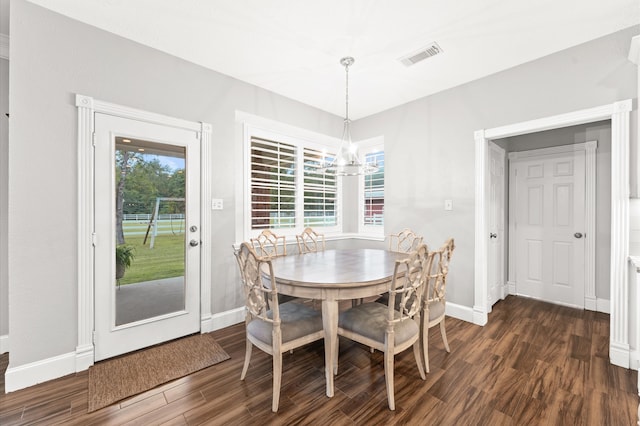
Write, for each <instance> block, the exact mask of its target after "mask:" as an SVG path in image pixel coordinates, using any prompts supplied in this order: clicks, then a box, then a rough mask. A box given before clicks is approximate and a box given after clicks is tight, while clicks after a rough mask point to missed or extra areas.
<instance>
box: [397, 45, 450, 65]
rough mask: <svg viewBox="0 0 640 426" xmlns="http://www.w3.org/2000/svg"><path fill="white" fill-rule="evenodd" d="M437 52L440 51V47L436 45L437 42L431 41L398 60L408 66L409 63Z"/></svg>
mask: <svg viewBox="0 0 640 426" xmlns="http://www.w3.org/2000/svg"><path fill="white" fill-rule="evenodd" d="M439 53H442V49H441V48H440V46H438V43H436V42H433V43H431V44H429V45H428V46H427V47H423V48H422V49H420V50H418V51H417V52H414V53H412V54H410V55H408V56H405V57H402V58H400V62H402V63H403V64H404V65H405V66H407V67H410V66H411V65H415V64H417V63H418V62H420V61H423V60H425V59H427V58H430V57H432V56H435V55H437V54H439Z"/></svg>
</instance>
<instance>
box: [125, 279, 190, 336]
mask: <svg viewBox="0 0 640 426" xmlns="http://www.w3.org/2000/svg"><path fill="white" fill-rule="evenodd" d="M183 309H184V277H175V278H164V279H161V280H155V281H145V282H141V283H135V284H127V285H121V286H120V288H116V325H122V324H128V323H130V322H135V321H140V320H143V319H147V318H153V317H155V316H158V315H164V314H168V313H170V312H176V311H180V310H183Z"/></svg>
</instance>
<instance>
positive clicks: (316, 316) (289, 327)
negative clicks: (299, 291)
mask: <svg viewBox="0 0 640 426" xmlns="http://www.w3.org/2000/svg"><path fill="white" fill-rule="evenodd" d="M279 306H280V332H281V334H282V342H283V343H285V342H290V341H292V340H295V339H297V338H299V337H303V336H306V335H308V334H312V333H315V332H317V331H320V330H322V314H321V313H320V312H318V311H316V310H314V309H312V308H310V307H309V306H306V305H304V304H302V303H297V302H287V303H283V304H281V305H279ZM267 315H268V317H269V318H272V313H271V311H269V312H268V313H267ZM272 331H273V325H272V324H271V323H268V322H265V321H262V320H261V319H259V318H256V319H254V320H253V321H251V322H250V323H249V324H248V325H247V333H249V334H251V335H252V336H253V337H255V338H257V339H258V340H260V341H262V342H265V343H267V344H269V345H271V344H272V343H273V334H272Z"/></svg>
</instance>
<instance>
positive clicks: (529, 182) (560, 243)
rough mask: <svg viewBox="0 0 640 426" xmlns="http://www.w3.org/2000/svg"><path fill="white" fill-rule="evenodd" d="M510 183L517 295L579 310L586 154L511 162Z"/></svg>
mask: <svg viewBox="0 0 640 426" xmlns="http://www.w3.org/2000/svg"><path fill="white" fill-rule="evenodd" d="M511 180H512V184H514V183H515V185H516V187H515V190H514V191H512V194H515V198H516V199H515V200H513V201H515V213H516V217H515V227H514V229H515V233H516V235H515V244H516V260H515V265H516V271H515V280H516V283H515V285H516V292H517V294H520V295H524V296H530V297H534V298H537V299H541V300H545V301H549V302H554V303H560V304H564V305H569V306H576V307H584V280H585V269H584V268H585V255H584V253H585V243H584V241H585V235H584V233H585V152H584V151H574V152H571V153H560V154H552V155H542V156H538V157H527V158H523V159H516V160H513V161H512V162H511ZM587 237H589V238H593V237H594V236H587Z"/></svg>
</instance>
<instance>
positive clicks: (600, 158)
mask: <svg viewBox="0 0 640 426" xmlns="http://www.w3.org/2000/svg"><path fill="white" fill-rule="evenodd" d="M588 141H598V149H597V154H596V259H597V261H596V297H597V298H599V299H605V300H609V290H610V287H609V273H610V269H611V262H610V259H609V258H610V253H611V121H601V122H598V123H591V124H584V125H581V126H571V127H565V128H563V129H555V130H549V131H546V132H538V133H531V134H528V135H521V136H516V137H511V138H505V139H502V140H501V142H504V145H503V147H505V148H506V150H507V152H518V151H527V150H531V149H541V148H549V147H552V146H558V145H570V144H574V143H582V142H588ZM507 176H509V175H508V174H507ZM506 194H508V192H506ZM509 280H510V281H513V279H512V278H511V277H510V278H509Z"/></svg>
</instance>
